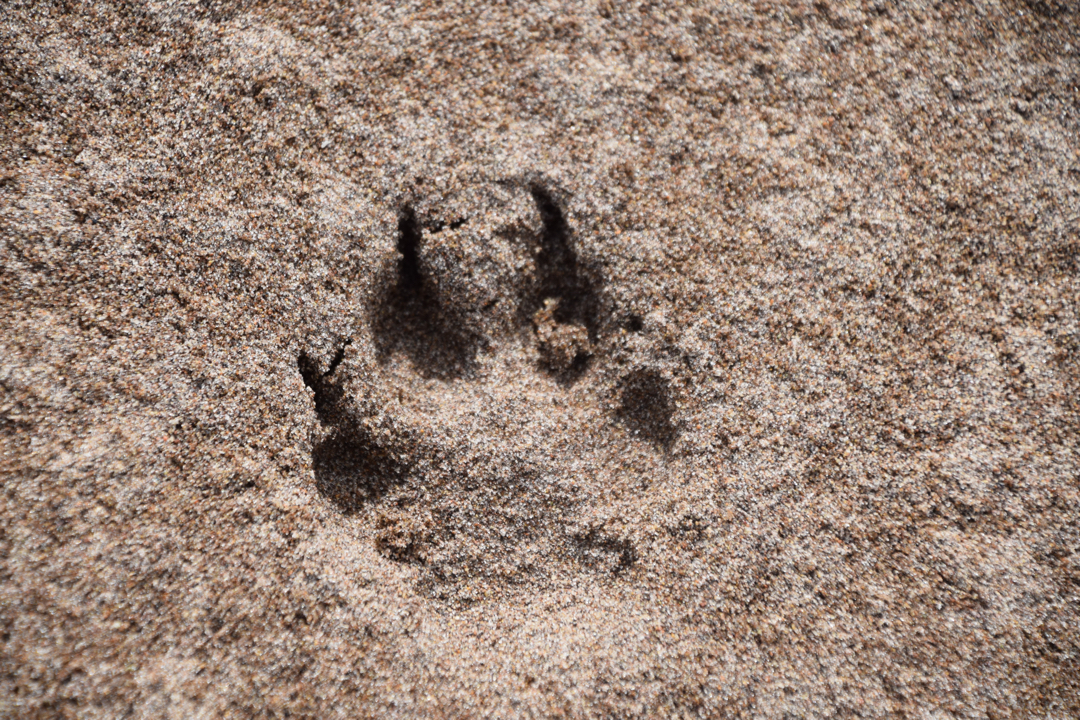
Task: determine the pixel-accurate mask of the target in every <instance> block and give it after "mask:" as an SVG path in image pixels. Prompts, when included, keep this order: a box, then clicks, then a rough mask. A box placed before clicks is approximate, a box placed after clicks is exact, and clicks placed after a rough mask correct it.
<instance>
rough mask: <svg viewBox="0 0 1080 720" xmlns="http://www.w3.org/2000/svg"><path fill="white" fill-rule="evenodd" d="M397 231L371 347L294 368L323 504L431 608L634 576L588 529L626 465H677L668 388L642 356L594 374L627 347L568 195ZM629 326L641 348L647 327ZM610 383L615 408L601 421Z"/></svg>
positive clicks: (431, 219)
mask: <svg viewBox="0 0 1080 720" xmlns="http://www.w3.org/2000/svg"><path fill="white" fill-rule="evenodd" d="M397 231H398V232H397V239H396V250H397V253H396V260H395V261H394V263H393V264H392V266H391V267H388V268H387V271H386V273H385V275H384V277H383V279H382V281H381V283H380V287H382V288H383V290H382V297H381V299H380V300H379V301H377V302H376V303H375V304H374V306H373V308H372V312H371V324H370V334H369V335H362V336H358V337H357V338H355V341H354V342H352V343H351V344H348V343H346V344H343V345H342V346H341V349H340V351H339V352H338V353H337V354H336V355H335V356H334V358H333V359H331V360H330V361H329V362H327V363H326V367H325V368H321V367H320V365H319V363H318V362H316V361H315V360H314V359H313V358H312V357H311V356H309V355H308V354H305V353H302V354H301V355H300V357H299V359H298V368H299V370H300V372H301V375H302V376H303V378H304V381H305V383H306V384H307V385H308V386H309V387H310V388H311V389H312V391H313V392H314V395H315V406H316V411H317V414H318V416H319V420H320V427H321V430H320V436H319V437H318V438H317V441H316V444H315V449H314V452H313V469H314V473H315V478H316V487H317V489H318V491H319V492H320V493H321V494H322V495H324V496H325V497H326V498H328V499H330V500H331V501H332V502H334V503H335V504H336V505H337V506H338V507H339V508H340V509H341V510H342V511H343V512H345V513H347V514H351V515H353V516H354V517H358V518H361V519H363V520H364V522H366V523H367V525H366V527H367V528H368V530H367V531H365V536H366V537H369V538H370V539H371V541H373V544H374V546H375V548H376V550H377V551H378V552H380V553H381V554H382V555H383V556H384V557H386V558H387V559H389V560H392V561H394V562H399V563H405V564H409V565H413V566H416V567H418V568H420V576H419V579H418V582H419V587H420V588H421V589H422V590H423V591H424V592H425V593H427V594H429V595H430V596H432V597H436V598H441V599H444V600H448V601H453V602H459V603H460V602H465V603H467V602H472V601H475V600H477V599H479V597H480V595H479V594H478V593H482V594H483V595H484V596H487V595H489V594H490V593H501V592H505V591H506V590H507V589H508V588H512V587H515V586H521V585H528V584H529V583H530V582H533V581H537V580H540V579H542V578H547V579H550V578H551V577H552V576H553V575H566V573H571V574H575V573H579V572H593V573H601V574H604V575H608V576H622V575H626V574H628V573H632V572H633V568H634V566H635V563H636V561H637V558H638V551H637V549H636V548H635V546H634V543H633V541H632V538H630V537H629V536H627V535H626V533H625V532H623V531H617V530H613V529H611V528H609V527H608V526H606V525H605V524H603V523H599V524H597V523H596V522H589V523H586V524H585V525H583V524H582V522H581V513H582V511H583V510H584V508H585V504H586V501H587V500H588V499H589V498H590V497H593V496H595V490H596V489H597V485H596V484H597V483H603V482H611V483H614V482H620V480H619V475H618V474H617V470H616V469H617V468H620V467H622V466H623V462H622V461H623V460H624V459H625V457H626V456H628V455H634V454H635V453H636V454H637V455H638V456H643V454H649V455H651V456H652V457H654V458H659V459H660V460H659V461H663V460H662V458H664V457H666V456H667V454H668V452H669V451H670V449H671V447H672V445H673V444H674V443H675V441H676V438H677V423H676V419H675V412H674V410H675V406H674V403H673V401H672V399H671V385H670V383H669V381H668V380H667V379H666V378H665V376H664V375H663V373H661V372H660V371H659V370H656V369H655V368H652V367H651V365H650V364H649V363H648V361H647V358H644V359H643V358H639V362H637V363H636V364H634V365H632V367H633V368H634V369H633V370H631V371H629V372H627V371H618V370H616V369H614V368H613V367H612V368H611V369H610V372H606V373H601V374H596V373H592V372H590V371H589V368H590V367H591V366H592V365H593V364H594V363H596V362H600V361H601V360H602V359H603V358H604V357H605V355H606V352H607V351H606V350H605V348H606V347H607V346H608V345H609V344H610V343H609V341H608V339H607V338H605V337H604V333H605V332H609V333H610V332H614V333H625V330H620V329H619V327H618V324H617V323H614V322H612V321H610V320H609V319H607V316H606V314H605V312H604V306H603V294H602V292H601V287H602V286H601V284H600V282H599V279H598V278H599V276H598V273H596V272H595V271H594V270H593V268H592V266H590V264H589V263H588V262H587V261H586V260H585V259H583V258H582V257H580V256H579V254H578V248H577V245H576V240H575V237H574V232H573V229H572V227H571V225H570V223H569V221H568V220H567V217H566V214H565V212H564V210H563V209H562V207H561V205H560V203H559V200H558V194H557V193H556V192H554V191H552V190H551V189H549V188H547V187H545V186H544V185H541V184H539V183H533V184H522V183H499V184H491V185H486V186H481V187H475V188H471V189H469V190H467V191H465V192H459V193H454V194H450V193H445V194H436V193H432V194H431V195H429V196H427V197H423V198H419V199H416V200H414V201H413V202H412V203H410V204H408V205H406V206H405V207H404V208H403V209H402V210H401V211H400V214H399V217H398V226H397ZM623 324H626V321H623ZM628 324H629V326H630V328H631V331H632V332H634V333H640V332H642V331H643V325H642V321H641V319H640V317H638V316H636V315H632V316H631V317H630V320H629V323H628ZM605 328H608V330H606V331H605ZM635 337H638V336H637V335H635ZM639 339H640V338H639ZM493 368H494V369H493ZM610 376H614V377H615V378H620V377H621V379H619V380H616V381H615V382H614V385H613V386H611V385H609V387H613V389H614V390H615V393H616V395H617V397H618V398H619V400H618V403H617V406H614V407H610V408H607V409H605V407H604V401H603V400H602V398H603V397H607V396H608V395H610V391H606V390H603V388H602V385H603V384H604V383H606V382H609V380H607V379H606V378H608V377H610ZM586 378H591V379H589V380H588V381H584V380H585V379H586ZM620 428H624V429H625V430H628V431H629V432H626V431H624V430H620ZM598 437H599V438H607V440H605V441H604V442H599V443H598V442H595V438H598ZM640 440H644V441H645V442H644V443H641V442H639V441H640ZM658 451H659V452H661V453H662V454H661V455H657V454H656V453H657V452H658ZM656 461H657V460H655V459H654V460H652V461H650V462H656ZM605 478H609V479H607V480H606V479H605ZM587 488H591V489H592V490H593V491H594V493H593V494H592V495H591V494H590V492H587V491H586V490H587ZM582 527H587V529H586V530H582V529H581V528H582ZM568 568H570V569H568ZM573 568H577V569H576V570H574V569H573Z"/></svg>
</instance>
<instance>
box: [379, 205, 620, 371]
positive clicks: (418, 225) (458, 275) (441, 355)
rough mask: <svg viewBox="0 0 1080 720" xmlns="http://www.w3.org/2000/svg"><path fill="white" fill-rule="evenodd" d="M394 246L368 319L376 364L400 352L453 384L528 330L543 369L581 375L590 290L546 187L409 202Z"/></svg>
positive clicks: (593, 309) (592, 305) (590, 325)
mask: <svg viewBox="0 0 1080 720" xmlns="http://www.w3.org/2000/svg"><path fill="white" fill-rule="evenodd" d="M440 201H441V202H440ZM397 250H398V262H397V266H396V267H395V268H394V270H393V273H392V277H391V278H387V279H386V280H385V281H384V285H385V286H386V287H388V291H387V292H386V294H385V297H384V298H383V300H382V302H381V303H380V304H379V306H378V307H377V308H376V310H375V313H374V327H373V330H374V336H375V338H376V344H377V347H378V350H379V355H380V357H381V358H382V359H383V360H384V361H385V360H386V359H387V358H389V357H392V356H393V355H394V353H396V352H399V351H400V352H403V353H404V354H405V355H406V356H407V357H408V358H409V359H410V362H411V363H412V366H413V368H414V369H415V371H416V372H418V373H420V374H421V375H422V376H425V377H440V378H448V379H452V378H460V377H464V376H466V375H469V374H471V372H472V371H473V370H474V369H475V362H476V355H477V353H478V352H479V351H481V350H491V349H493V348H494V347H495V346H497V345H498V343H499V342H500V341H501V340H502V339H504V338H506V337H508V336H512V335H519V336H520V335H530V334H531V333H532V332H533V331H534V330H535V334H536V339H537V350H538V353H539V356H540V362H541V365H542V367H543V368H544V369H545V370H546V371H547V372H549V373H551V374H554V375H558V376H560V377H561V378H563V379H566V380H573V379H575V378H576V377H579V376H580V374H581V371H582V370H583V369H584V366H585V365H586V364H587V359H588V356H589V355H590V353H591V343H592V342H593V341H595V339H596V336H597V332H598V322H597V318H598V308H599V302H598V293H597V291H596V284H595V282H594V281H593V280H592V279H590V274H589V273H586V272H585V271H584V268H583V267H582V265H581V262H580V261H579V258H578V255H577V252H576V251H575V249H574V247H573V244H572V241H571V232H570V228H569V225H568V223H567V221H566V218H565V215H564V213H563V211H562V209H561V208H560V207H559V205H558V204H557V202H556V201H555V199H554V197H553V195H552V193H551V191H549V190H548V189H547V188H545V187H544V186H542V185H539V184H533V185H531V186H529V187H527V188H526V187H522V186H520V185H492V186H489V187H484V188H474V189H471V190H470V191H467V192H464V193H460V194H459V195H458V196H455V197H450V198H445V197H442V198H435V199H433V200H422V201H420V202H417V203H414V204H411V205H407V206H406V207H405V208H403V209H402V211H401V213H400V216H399V221H398V240H397Z"/></svg>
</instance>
